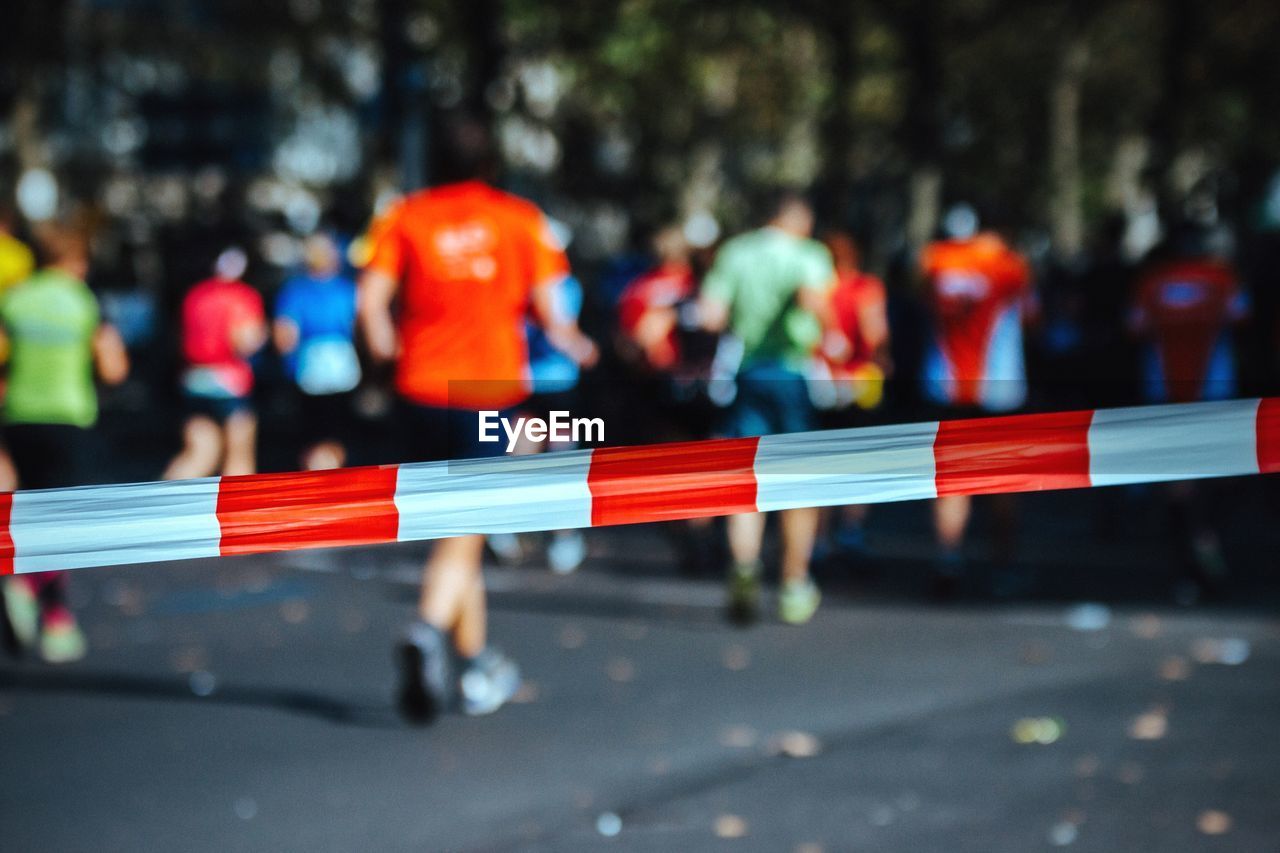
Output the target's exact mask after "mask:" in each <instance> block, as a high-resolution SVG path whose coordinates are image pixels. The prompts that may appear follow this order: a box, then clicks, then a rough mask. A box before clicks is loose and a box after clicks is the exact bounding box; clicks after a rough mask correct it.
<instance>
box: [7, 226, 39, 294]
mask: <svg viewBox="0 0 1280 853" xmlns="http://www.w3.org/2000/svg"><path fill="white" fill-rule="evenodd" d="M14 220H15V217H14V214H13V211H11V210H8V209H4V208H0V296H2V295H3V294H4V293H5V292H6V291H8V290H9V288H11V287H13V286H14V285H15V284H18V283H20V282H23V281H26V280H27V278H28V277H29V276H30V275H31V273H32V271H34V270H35V265H36V259H35V255H34V254H32V252H31V249H30V248H28V246H27V244H26V243H23V242H22V241H21V240H19V239H18V238H17V237H16V236H14V233H13V232H14V225H15V222H14Z"/></svg>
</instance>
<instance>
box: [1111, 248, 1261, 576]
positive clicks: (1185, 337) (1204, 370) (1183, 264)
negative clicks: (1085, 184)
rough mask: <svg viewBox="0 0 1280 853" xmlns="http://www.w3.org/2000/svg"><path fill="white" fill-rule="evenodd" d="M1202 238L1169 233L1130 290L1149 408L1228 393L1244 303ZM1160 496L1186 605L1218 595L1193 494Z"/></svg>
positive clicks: (1186, 486) (1228, 270)
mask: <svg viewBox="0 0 1280 853" xmlns="http://www.w3.org/2000/svg"><path fill="white" fill-rule="evenodd" d="M1207 237H1208V235H1207V234H1205V233H1203V230H1202V229H1200V228H1196V227H1193V226H1190V225H1186V226H1182V227H1179V228H1176V229H1175V230H1174V233H1173V235H1172V236H1171V238H1170V240H1169V241H1168V246H1167V247H1164V248H1163V250H1157V253H1156V254H1157V258H1156V259H1154V260H1153V261H1152V262H1150V263H1148V265H1147V268H1146V270H1145V271H1144V272H1143V273H1142V275H1141V276H1140V278H1139V280H1138V284H1137V287H1136V288H1135V291H1134V295H1133V305H1132V308H1131V311H1130V315H1129V324H1130V328H1131V330H1132V331H1133V332H1134V334H1135V335H1137V336H1139V337H1140V338H1142V339H1144V340H1145V341H1146V351H1145V353H1144V356H1143V364H1142V374H1143V377H1142V378H1143V382H1142V384H1143V393H1144V396H1145V398H1146V400H1147V402H1149V403H1169V402H1173V403H1190V402H1195V401H1199V400H1224V399H1228V398H1230V397H1232V396H1234V395H1235V393H1236V361H1235V352H1234V347H1233V345H1232V340H1231V331H1232V328H1233V327H1234V326H1236V325H1238V324H1239V323H1241V322H1242V321H1244V320H1245V319H1247V318H1248V316H1249V302H1248V298H1247V296H1246V295H1245V293H1244V291H1243V290H1242V289H1241V287H1240V279H1239V276H1238V275H1237V274H1236V271H1235V269H1234V268H1233V267H1232V266H1231V264H1230V263H1228V262H1227V261H1226V260H1224V259H1222V258H1219V257H1215V256H1214V255H1213V254H1212V253H1211V252H1210V251H1209V250H1208V248H1207V246H1206V245H1205V243H1206V239H1207ZM1163 491H1164V493H1165V495H1166V498H1167V500H1168V502H1169V508H1170V511H1171V515H1172V524H1171V526H1170V527H1171V529H1172V530H1174V531H1177V532H1178V533H1179V534H1181V535H1182V536H1184V543H1183V552H1184V554H1185V555H1186V558H1185V559H1186V560H1187V563H1188V564H1189V569H1190V572H1189V574H1190V580H1191V586H1189V587H1188V590H1189V591H1190V595H1188V596H1187V597H1188V599H1191V598H1195V597H1198V596H1199V595H1204V594H1214V593H1217V592H1219V591H1221V588H1222V587H1223V585H1224V584H1225V583H1226V580H1227V575H1228V569H1227V564H1226V559H1225V558H1224V556H1223V552H1222V544H1221V540H1220V537H1219V535H1218V531H1217V529H1216V527H1215V525H1214V523H1213V521H1212V518H1211V516H1212V512H1211V511H1210V508H1209V507H1208V506H1207V505H1206V501H1205V499H1204V497H1203V494H1202V492H1201V490H1200V489H1199V488H1198V487H1197V486H1196V484H1194V483H1191V482H1184V483H1170V484H1168V485H1166V486H1164V487H1163Z"/></svg>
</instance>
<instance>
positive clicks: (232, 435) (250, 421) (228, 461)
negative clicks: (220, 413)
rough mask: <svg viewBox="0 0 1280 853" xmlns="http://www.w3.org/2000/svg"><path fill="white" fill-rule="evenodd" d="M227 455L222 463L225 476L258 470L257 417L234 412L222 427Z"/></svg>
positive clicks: (243, 411)
mask: <svg viewBox="0 0 1280 853" xmlns="http://www.w3.org/2000/svg"><path fill="white" fill-rule="evenodd" d="M222 433H223V436H224V437H225V438H226V446H227V453H226V456H225V458H224V459H223V461H222V473H223V474H224V475H226V476H234V475H237V474H252V473H254V471H256V470H257V468H258V464H257V463H258V456H257V443H258V416H257V415H255V414H253V412H249V411H245V410H241V411H238V412H234V413H232V414H231V416H230V417H228V418H227V421H226V423H224V424H223V425H222Z"/></svg>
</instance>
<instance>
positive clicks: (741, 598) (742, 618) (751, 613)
mask: <svg viewBox="0 0 1280 853" xmlns="http://www.w3.org/2000/svg"><path fill="white" fill-rule="evenodd" d="M760 572H761V566H760V563H759V561H757V562H754V563H736V564H735V565H734V566H733V568H732V569H730V570H729V602H728V607H727V610H728V617H729V621H730V622H732V623H734V624H735V625H750V624H751V623H752V622H755V621H756V620H757V619H759V618H760Z"/></svg>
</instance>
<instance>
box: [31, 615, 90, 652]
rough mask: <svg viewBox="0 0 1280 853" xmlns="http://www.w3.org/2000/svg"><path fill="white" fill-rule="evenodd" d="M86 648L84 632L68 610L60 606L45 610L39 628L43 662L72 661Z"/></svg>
mask: <svg viewBox="0 0 1280 853" xmlns="http://www.w3.org/2000/svg"><path fill="white" fill-rule="evenodd" d="M88 650H89V644H88V643H87V642H86V641H85V638H84V632H83V631H81V630H80V626H79V625H78V624H76V618H75V617H74V616H72V615H71V611H70V610H67V609H66V608H65V607H60V608H54V609H51V610H49V611H46V612H45V614H44V624H43V625H42V626H41V630H40V657H41V658H43V659H44V662H45V663H72V662H73V661H78V660H80V659H81V658H83V657H84V656H85V653H86V652H88Z"/></svg>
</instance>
